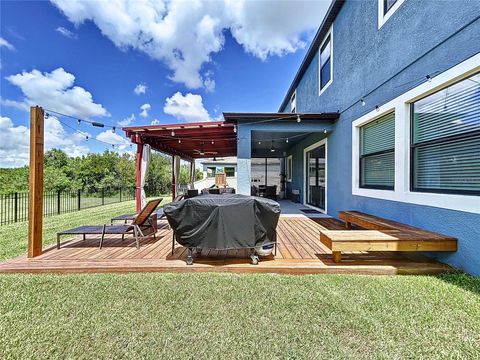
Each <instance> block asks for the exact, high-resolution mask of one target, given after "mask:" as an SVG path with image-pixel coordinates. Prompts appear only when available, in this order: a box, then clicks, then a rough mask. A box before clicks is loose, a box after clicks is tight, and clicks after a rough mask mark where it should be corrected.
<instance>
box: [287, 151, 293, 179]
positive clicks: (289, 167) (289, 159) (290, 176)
mask: <svg viewBox="0 0 480 360" xmlns="http://www.w3.org/2000/svg"><path fill="white" fill-rule="evenodd" d="M286 168H287V169H286V170H287V171H286V173H287V174H286V175H287V176H286V177H287V181H288V182H292V180H293V156H292V155H289V156H288V157H287V166H286Z"/></svg>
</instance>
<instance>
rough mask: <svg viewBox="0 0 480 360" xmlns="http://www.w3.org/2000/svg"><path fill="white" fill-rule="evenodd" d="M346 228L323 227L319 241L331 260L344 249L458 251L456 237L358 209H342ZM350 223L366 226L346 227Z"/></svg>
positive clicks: (336, 258)
mask: <svg viewBox="0 0 480 360" xmlns="http://www.w3.org/2000/svg"><path fill="white" fill-rule="evenodd" d="M339 217H340V218H341V219H343V220H344V221H345V225H346V227H347V230H324V231H321V233H320V241H321V242H322V243H323V244H324V245H325V246H327V247H328V248H329V249H330V250H332V254H333V260H334V262H340V261H341V253H342V252H346V251H457V239H456V238H454V237H451V236H446V235H443V234H439V233H435V232H432V231H427V230H423V229H419V228H416V227H413V226H409V225H405V224H401V223H398V222H395V221H391V220H387V219H383V218H380V217H378V216H373V215H368V214H364V213H361V212H358V211H341V212H339ZM352 224H355V225H357V226H360V227H362V228H365V229H366V230H348V229H351V228H352Z"/></svg>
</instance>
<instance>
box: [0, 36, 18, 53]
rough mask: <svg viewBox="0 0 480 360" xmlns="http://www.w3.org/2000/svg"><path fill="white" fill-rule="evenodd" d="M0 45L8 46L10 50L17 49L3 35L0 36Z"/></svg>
mask: <svg viewBox="0 0 480 360" xmlns="http://www.w3.org/2000/svg"><path fill="white" fill-rule="evenodd" d="M0 47H6V48H7V49H8V50H15V47H14V46H13V45H12V44H10V43H9V42H8V41H7V40H5V39H4V38H2V37H0Z"/></svg>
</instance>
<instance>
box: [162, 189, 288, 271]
mask: <svg viewBox="0 0 480 360" xmlns="http://www.w3.org/2000/svg"><path fill="white" fill-rule="evenodd" d="M164 212H165V215H166V216H167V219H168V222H169V224H170V226H171V227H172V229H173V236H174V238H173V241H175V240H176V241H177V242H178V243H179V244H181V245H183V246H185V247H186V248H188V257H187V264H191V263H192V262H193V259H192V250H193V249H196V250H197V251H199V250H202V249H217V250H227V249H245V248H248V249H251V250H252V253H251V258H252V263H258V257H256V256H255V254H254V249H255V247H256V246H261V245H265V244H272V243H276V227H277V224H278V219H279V217H280V205H279V204H278V203H277V202H276V201H273V200H270V199H265V198H260V197H253V196H245V195H236V194H224V195H211V194H209V195H202V196H197V197H194V198H189V199H185V200H182V201H178V202H174V203H171V204H167V205H165V207H164Z"/></svg>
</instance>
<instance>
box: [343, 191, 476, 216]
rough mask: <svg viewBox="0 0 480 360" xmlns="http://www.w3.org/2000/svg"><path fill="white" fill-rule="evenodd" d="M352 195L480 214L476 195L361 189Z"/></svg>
mask: <svg viewBox="0 0 480 360" xmlns="http://www.w3.org/2000/svg"><path fill="white" fill-rule="evenodd" d="M352 195H356V196H364V197H369V198H375V199H379V200H389V201H396V202H403V203H408V204H416V205H424V206H432V207H438V208H443V209H448V210H456V211H465V212H469V213H474V214H480V198H479V197H478V196H474V195H459V194H439V193H426V192H411V191H406V192H401V191H394V190H377V189H364V188H359V187H356V188H354V189H353V190H352Z"/></svg>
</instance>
